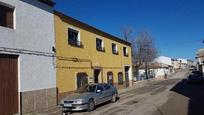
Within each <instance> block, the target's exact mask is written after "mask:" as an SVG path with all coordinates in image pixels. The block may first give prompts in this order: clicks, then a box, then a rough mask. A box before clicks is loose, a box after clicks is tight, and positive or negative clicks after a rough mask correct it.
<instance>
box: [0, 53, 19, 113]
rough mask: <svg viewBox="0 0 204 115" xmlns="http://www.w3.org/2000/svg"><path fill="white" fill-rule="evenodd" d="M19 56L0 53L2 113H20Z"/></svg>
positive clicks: (0, 111) (0, 103)
mask: <svg viewBox="0 0 204 115" xmlns="http://www.w3.org/2000/svg"><path fill="white" fill-rule="evenodd" d="M18 104H19V103H18V56H15V55H5V54H0V115H13V114H17V113H18Z"/></svg>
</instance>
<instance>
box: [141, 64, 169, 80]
mask: <svg viewBox="0 0 204 115" xmlns="http://www.w3.org/2000/svg"><path fill="white" fill-rule="evenodd" d="M170 73H171V72H170V66H168V65H166V64H161V63H160V64H159V63H153V64H150V65H149V66H148V75H149V77H150V78H158V79H163V78H165V77H168V76H169V75H170ZM138 79H139V80H144V79H146V75H145V67H144V65H143V66H141V67H140V69H139V77H138Z"/></svg>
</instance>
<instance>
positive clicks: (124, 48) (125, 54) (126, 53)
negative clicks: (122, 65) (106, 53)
mask: <svg viewBox="0 0 204 115" xmlns="http://www.w3.org/2000/svg"><path fill="white" fill-rule="evenodd" d="M123 55H124V56H127V57H128V51H127V47H123Z"/></svg>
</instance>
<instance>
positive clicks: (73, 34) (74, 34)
mask: <svg viewBox="0 0 204 115" xmlns="http://www.w3.org/2000/svg"><path fill="white" fill-rule="evenodd" d="M79 34H80V33H79V31H77V30H74V29H72V28H68V43H69V44H70V45H73V46H78V47H81V46H82V43H81V41H80V35H79Z"/></svg>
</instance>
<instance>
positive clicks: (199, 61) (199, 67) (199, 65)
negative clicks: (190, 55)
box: [196, 48, 204, 73]
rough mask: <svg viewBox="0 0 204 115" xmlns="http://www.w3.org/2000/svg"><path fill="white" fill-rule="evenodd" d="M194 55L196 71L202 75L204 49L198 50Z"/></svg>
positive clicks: (203, 70)
mask: <svg viewBox="0 0 204 115" xmlns="http://www.w3.org/2000/svg"><path fill="white" fill-rule="evenodd" d="M196 55H197V56H196V59H197V70H199V71H200V72H201V73H204V48H203V49H199V50H198V52H197V54H196Z"/></svg>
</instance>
